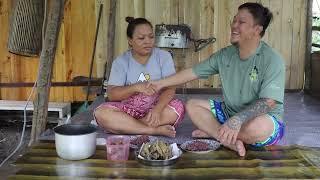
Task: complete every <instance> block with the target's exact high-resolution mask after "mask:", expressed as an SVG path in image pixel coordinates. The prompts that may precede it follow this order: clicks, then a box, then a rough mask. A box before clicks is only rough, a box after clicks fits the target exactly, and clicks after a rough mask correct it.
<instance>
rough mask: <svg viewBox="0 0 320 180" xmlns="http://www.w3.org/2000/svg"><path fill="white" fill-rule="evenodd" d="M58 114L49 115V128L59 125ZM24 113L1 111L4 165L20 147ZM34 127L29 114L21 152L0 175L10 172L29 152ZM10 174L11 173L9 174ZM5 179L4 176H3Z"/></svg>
mask: <svg viewBox="0 0 320 180" xmlns="http://www.w3.org/2000/svg"><path fill="white" fill-rule="evenodd" d="M57 117H58V113H55V112H49V113H48V124H47V128H53V127H54V126H56V125H57V123H55V122H57ZM23 121H24V118H23V111H0V163H2V162H3V161H4V160H5V159H6V158H7V157H8V156H9V155H10V154H11V153H12V152H13V151H14V150H15V149H16V147H17V146H18V144H19V143H20V139H21V134H22V130H23ZM31 127H32V112H27V123H26V127H25V133H24V137H23V141H22V144H21V146H20V148H19V150H18V151H17V152H16V153H15V154H14V155H13V156H12V157H11V158H10V159H8V160H7V161H6V163H5V164H4V165H3V166H2V167H1V168H0V175H3V173H6V172H8V170H10V167H11V166H13V164H12V163H13V162H15V161H16V160H17V159H18V158H19V157H21V156H22V155H23V154H24V153H26V152H27V150H28V144H29V141H30V134H31ZM8 173H9V172H8ZM2 177H3V176H2Z"/></svg>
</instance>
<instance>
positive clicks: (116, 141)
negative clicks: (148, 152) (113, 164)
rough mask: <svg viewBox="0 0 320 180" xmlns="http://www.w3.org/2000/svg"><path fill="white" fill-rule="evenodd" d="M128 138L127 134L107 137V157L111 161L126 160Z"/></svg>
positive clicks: (127, 155) (127, 156)
mask: <svg viewBox="0 0 320 180" xmlns="http://www.w3.org/2000/svg"><path fill="white" fill-rule="evenodd" d="M129 144H130V138H129V137H128V136H120V135H113V136H109V137H107V142H106V149H107V159H108V160H112V161H126V160H128V158H129Z"/></svg>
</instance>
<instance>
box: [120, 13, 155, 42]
mask: <svg viewBox="0 0 320 180" xmlns="http://www.w3.org/2000/svg"><path fill="white" fill-rule="evenodd" d="M126 21H127V22H128V27H127V37H129V38H132V35H133V33H134V30H135V29H136V27H137V26H138V25H141V24H148V25H149V26H150V27H151V28H152V29H153V26H152V24H151V23H150V21H148V20H147V19H145V18H134V17H126Z"/></svg>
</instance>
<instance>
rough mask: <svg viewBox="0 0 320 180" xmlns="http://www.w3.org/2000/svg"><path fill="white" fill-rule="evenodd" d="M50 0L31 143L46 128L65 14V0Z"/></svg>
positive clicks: (35, 140) (36, 139)
mask: <svg viewBox="0 0 320 180" xmlns="http://www.w3.org/2000/svg"><path fill="white" fill-rule="evenodd" d="M48 2H49V14H48V20H47V28H46V32H45V40H44V45H43V48H42V51H41V55H40V65H39V73H38V82H37V92H36V95H35V100H34V102H33V104H34V111H33V118H32V130H31V139H30V142H29V145H31V144H32V143H34V142H37V141H38V139H39V137H40V134H41V133H42V132H43V131H44V130H45V128H46V124H47V116H48V100H49V93H50V84H51V76H52V69H53V62H54V57H55V52H56V47H57V40H58V35H59V29H60V24H61V17H62V15H63V7H64V0H51V1H48Z"/></svg>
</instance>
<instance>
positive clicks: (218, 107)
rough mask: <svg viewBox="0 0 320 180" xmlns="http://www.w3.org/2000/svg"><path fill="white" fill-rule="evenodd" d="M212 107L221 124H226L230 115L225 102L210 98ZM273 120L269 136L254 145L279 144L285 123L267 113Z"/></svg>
mask: <svg viewBox="0 0 320 180" xmlns="http://www.w3.org/2000/svg"><path fill="white" fill-rule="evenodd" d="M209 104H210V109H211V112H212V114H213V115H214V117H215V118H216V119H217V120H218V121H219V123H220V124H224V123H225V122H226V121H227V120H228V119H229V115H228V114H227V113H226V111H225V106H224V103H223V102H219V101H215V100H212V99H209ZM267 115H268V116H269V117H270V119H271V120H272V122H273V125H274V129H273V132H272V134H271V135H270V137H269V138H267V139H266V140H265V141H263V142H256V143H255V144H251V146H253V147H263V146H270V145H274V144H277V143H278V142H279V141H280V140H281V138H282V137H283V134H284V129H285V127H284V124H283V123H282V122H281V121H279V120H278V119H277V118H276V117H274V116H273V115H271V114H267Z"/></svg>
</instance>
